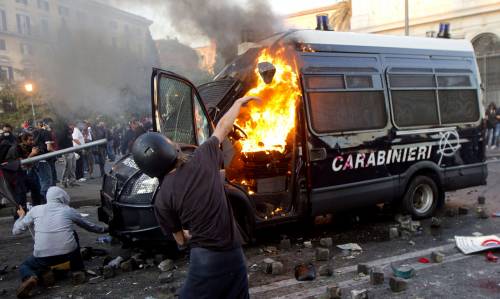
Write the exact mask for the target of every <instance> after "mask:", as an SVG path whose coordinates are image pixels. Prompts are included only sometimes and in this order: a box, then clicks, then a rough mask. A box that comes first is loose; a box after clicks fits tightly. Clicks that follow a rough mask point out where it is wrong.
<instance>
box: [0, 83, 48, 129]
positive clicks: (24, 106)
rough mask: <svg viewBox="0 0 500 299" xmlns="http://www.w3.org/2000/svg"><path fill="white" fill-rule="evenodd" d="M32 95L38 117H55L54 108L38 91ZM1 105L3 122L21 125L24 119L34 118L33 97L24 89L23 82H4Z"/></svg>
mask: <svg viewBox="0 0 500 299" xmlns="http://www.w3.org/2000/svg"><path fill="white" fill-rule="evenodd" d="M31 97H33V98H32V99H33V104H34V107H35V111H36V115H37V117H39V118H45V117H53V113H52V112H51V110H52V109H50V107H49V106H48V105H47V104H46V103H45V102H44V101H43V100H42V98H41V97H40V95H39V94H38V93H36V92H35V93H34V94H33V95H31ZM0 105H2V107H1V108H2V109H1V110H3V113H2V114H1V116H2V117H1V118H2V122H6V123H9V124H11V125H12V126H19V125H20V124H21V123H22V122H23V121H26V120H30V119H33V114H32V110H31V99H30V96H28V95H27V94H26V92H25V91H24V90H23V86H22V84H13V83H4V85H3V87H2V89H1V90H0Z"/></svg>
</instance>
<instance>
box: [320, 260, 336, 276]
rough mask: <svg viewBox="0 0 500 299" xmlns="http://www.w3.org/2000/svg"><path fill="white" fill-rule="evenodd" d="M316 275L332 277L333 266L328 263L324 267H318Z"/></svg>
mask: <svg viewBox="0 0 500 299" xmlns="http://www.w3.org/2000/svg"><path fill="white" fill-rule="evenodd" d="M318 274H319V275H320V276H332V275H333V264H332V263H331V262H328V263H326V264H324V265H321V266H319V268H318Z"/></svg>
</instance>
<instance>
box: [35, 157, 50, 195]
mask: <svg viewBox="0 0 500 299" xmlns="http://www.w3.org/2000/svg"><path fill="white" fill-rule="evenodd" d="M34 169H35V171H36V174H37V176H38V182H39V183H40V193H41V195H42V198H43V201H42V203H43V204H44V203H46V202H47V201H46V199H45V196H46V195H47V190H49V188H50V186H52V182H53V179H52V168H51V167H50V164H49V162H47V161H40V162H38V163H36V165H35V167H34Z"/></svg>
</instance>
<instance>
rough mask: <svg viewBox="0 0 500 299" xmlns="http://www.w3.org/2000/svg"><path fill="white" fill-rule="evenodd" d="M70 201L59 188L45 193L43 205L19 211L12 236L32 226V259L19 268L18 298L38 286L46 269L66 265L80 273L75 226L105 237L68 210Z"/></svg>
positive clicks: (102, 228)
mask: <svg viewBox="0 0 500 299" xmlns="http://www.w3.org/2000/svg"><path fill="white" fill-rule="evenodd" d="M69 201H70V197H69V195H68V193H66V191H64V190H63V189H61V188H59V187H50V188H49V190H48V191H47V204H44V205H39V206H36V207H33V208H32V209H31V210H30V211H29V212H28V213H25V211H24V209H23V208H19V210H18V211H17V214H18V216H19V218H18V219H17V221H16V222H15V223H14V227H13V229H12V234H14V235H19V234H21V233H22V232H24V231H26V230H27V229H28V228H29V227H30V226H32V225H34V230H35V244H34V249H33V255H32V256H30V257H29V258H28V259H27V260H25V261H24V262H23V263H22V264H21V266H19V272H20V273H21V279H22V283H21V285H20V287H19V288H18V289H17V296H18V297H19V298H27V297H29V296H30V293H31V291H32V290H33V289H34V288H35V287H36V286H37V284H38V277H39V276H40V275H41V274H42V273H43V272H44V271H46V270H48V269H49V267H50V266H53V265H57V264H61V263H64V262H66V261H69V262H70V268H71V271H73V272H76V271H83V270H84V268H85V267H84V264H83V260H82V256H81V254H80V244H79V240H78V235H77V234H76V231H75V227H74V226H75V224H76V225H78V226H79V227H81V228H83V229H85V230H87V231H90V232H94V233H106V232H107V231H108V229H107V228H105V227H101V226H99V225H96V224H94V223H92V222H90V221H87V220H86V219H85V218H83V217H82V215H81V214H80V213H79V212H78V211H77V210H75V209H73V208H71V207H70V206H69Z"/></svg>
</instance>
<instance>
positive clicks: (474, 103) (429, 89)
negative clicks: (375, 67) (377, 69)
mask: <svg viewBox="0 0 500 299" xmlns="http://www.w3.org/2000/svg"><path fill="white" fill-rule="evenodd" d="M394 70H395V69H394V68H393V69H391V71H394ZM425 72H431V73H420V74H418V73H417V74H412V73H403V74H400V73H389V74H388V81H389V86H390V93H391V101H392V107H393V113H394V122H395V124H396V125H397V126H399V127H418V126H437V125H443V124H445V125H446V124H456V123H468V122H475V121H477V120H478V119H479V105H478V100H477V91H476V89H475V86H474V85H473V83H472V80H471V77H470V74H440V73H438V74H436V73H433V70H429V69H425Z"/></svg>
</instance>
